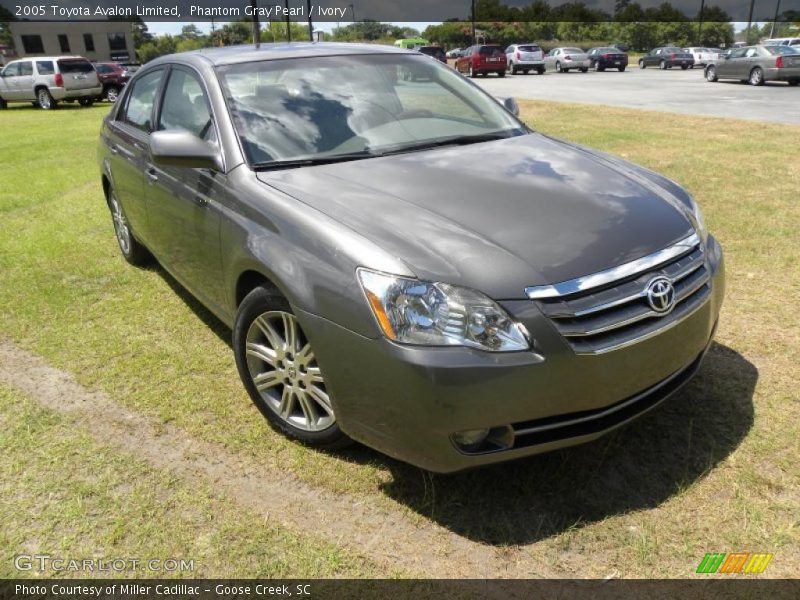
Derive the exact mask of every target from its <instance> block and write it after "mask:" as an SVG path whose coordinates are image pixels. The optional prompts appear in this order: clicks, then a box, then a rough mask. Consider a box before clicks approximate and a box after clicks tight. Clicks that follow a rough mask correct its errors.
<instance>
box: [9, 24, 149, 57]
mask: <svg viewBox="0 0 800 600" xmlns="http://www.w3.org/2000/svg"><path fill="white" fill-rule="evenodd" d="M8 25H9V29H10V30H11V36H12V38H13V40H14V47H15V48H16V53H17V55H18V56H58V55H59V54H75V55H79V56H85V57H86V58H88V59H89V60H115V61H119V62H128V61H131V62H133V61H135V60H136V53H135V52H134V48H133V34H132V32H131V24H130V23H128V22H125V21H71V22H57V23H56V22H46V21H11V22H10V23H9V24H8Z"/></svg>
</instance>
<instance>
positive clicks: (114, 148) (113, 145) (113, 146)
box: [108, 144, 119, 154]
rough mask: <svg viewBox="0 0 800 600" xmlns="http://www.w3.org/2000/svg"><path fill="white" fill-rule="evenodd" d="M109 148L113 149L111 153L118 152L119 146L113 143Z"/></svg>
mask: <svg viewBox="0 0 800 600" xmlns="http://www.w3.org/2000/svg"><path fill="white" fill-rule="evenodd" d="M108 149H109V150H110V151H111V154H118V153H119V148H117V145H116V144H111V145H110V146H109V147H108Z"/></svg>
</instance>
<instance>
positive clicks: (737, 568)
mask: <svg viewBox="0 0 800 600" xmlns="http://www.w3.org/2000/svg"><path fill="white" fill-rule="evenodd" d="M771 560H772V554H767V553H764V552H760V553H759V552H757V553H750V552H733V553H730V554H726V553H725V552H709V553H708V554H706V555H705V556H704V557H703V560H701V561H700V564H699V565H698V567H697V572H698V573H763V572H764V569H766V568H767V565H768V564H769V561H771Z"/></svg>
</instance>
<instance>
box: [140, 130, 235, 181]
mask: <svg viewBox="0 0 800 600" xmlns="http://www.w3.org/2000/svg"><path fill="white" fill-rule="evenodd" d="M150 156H151V157H152V159H153V162H154V163H156V164H157V165H161V166H165V167H186V168H189V169H214V170H216V171H220V170H222V160H221V156H220V152H219V150H218V149H217V148H216V147H215V146H213V145H211V144H209V143H208V142H206V141H204V140H201V139H200V138H199V137H197V136H196V135H194V134H191V133H189V132H188V131H181V130H168V131H156V132H154V133H152V134H151V135H150Z"/></svg>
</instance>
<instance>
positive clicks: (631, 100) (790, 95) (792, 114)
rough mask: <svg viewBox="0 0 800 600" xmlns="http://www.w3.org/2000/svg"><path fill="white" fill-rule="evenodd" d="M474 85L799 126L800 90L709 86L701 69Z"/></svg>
mask: <svg viewBox="0 0 800 600" xmlns="http://www.w3.org/2000/svg"><path fill="white" fill-rule="evenodd" d="M475 81H476V82H477V83H478V84H479V85H481V86H483V87H484V88H486V90H487V91H489V92H490V93H492V94H495V95H498V96H514V97H515V98H525V99H532V100H555V101H560V102H580V103H585V104H605V105H610V106H621V107H627V108H639V109H646V110H657V111H665V112H674V113H684V114H690V115H710V116H716V117H733V118H736V119H749V120H755V121H773V122H777V123H793V124H800V90H798V88H790V87H789V86H788V85H786V84H785V83H767V84H766V85H765V86H763V87H753V86H750V85H745V84H742V83H739V82H735V81H724V82H717V83H709V82H707V81H706V80H705V79H704V78H703V70H702V69H701V68H696V69H690V70H687V71H682V70H680V69H671V70H668V71H660V70H658V69H653V68H648V69H644V70H641V69H639V68H638V67H637V66H636V65H631V66H630V67H629V68H628V70H627V71H625V72H623V73H620V72H619V71H611V70H609V71H605V72H603V73H597V72H595V71H589V72H588V73H580V72H569V73H555V72H550V71H548V72H547V73H546V74H544V75H534V74H532V75H522V74H518V75H507V76H506V77H505V78H503V79H500V78H498V77H497V76H496V75H489V76H488V77H485V78H484V77H480V78H477V79H475Z"/></svg>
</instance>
